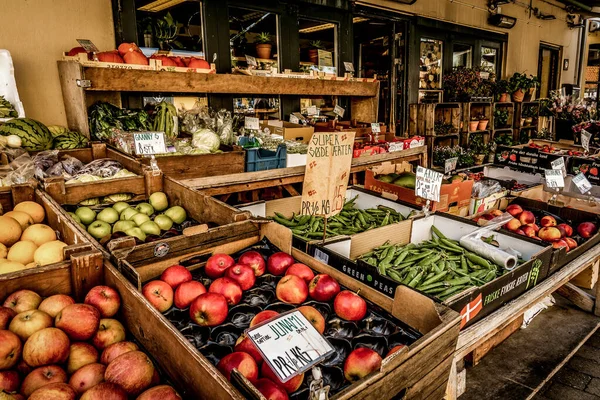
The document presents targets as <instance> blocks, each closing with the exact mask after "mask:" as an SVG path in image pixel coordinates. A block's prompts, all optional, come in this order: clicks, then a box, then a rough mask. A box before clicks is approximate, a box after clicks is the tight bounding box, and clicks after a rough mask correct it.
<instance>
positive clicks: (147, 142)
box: [133, 132, 167, 156]
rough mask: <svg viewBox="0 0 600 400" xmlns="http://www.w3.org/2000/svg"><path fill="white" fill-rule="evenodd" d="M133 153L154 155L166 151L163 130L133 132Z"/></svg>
mask: <svg viewBox="0 0 600 400" xmlns="http://www.w3.org/2000/svg"><path fill="white" fill-rule="evenodd" d="M133 144H134V147H135V154H137V155H138V156H142V155H154V154H164V153H166V152H167V147H166V146H165V134H164V133H163V132H136V133H134V134H133Z"/></svg>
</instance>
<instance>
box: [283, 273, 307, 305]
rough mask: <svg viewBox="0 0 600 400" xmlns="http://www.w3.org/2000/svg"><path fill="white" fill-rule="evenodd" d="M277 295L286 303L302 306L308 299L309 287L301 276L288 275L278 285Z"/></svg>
mask: <svg viewBox="0 0 600 400" xmlns="http://www.w3.org/2000/svg"><path fill="white" fill-rule="evenodd" d="M275 294H276V296H277V298H278V299H279V300H281V301H283V302H284V303H289V304H302V303H304V302H305V301H306V298H307V297H308V286H306V282H304V279H302V278H300V277H299V276H296V275H287V276H284V277H283V278H281V279H280V280H279V283H277V287H276V288H275Z"/></svg>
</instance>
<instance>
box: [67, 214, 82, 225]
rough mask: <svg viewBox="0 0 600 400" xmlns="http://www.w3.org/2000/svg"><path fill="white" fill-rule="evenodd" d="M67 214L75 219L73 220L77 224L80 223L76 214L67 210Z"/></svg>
mask: <svg viewBox="0 0 600 400" xmlns="http://www.w3.org/2000/svg"><path fill="white" fill-rule="evenodd" d="M69 215H70V216H71V218H73V219H74V220H75V222H77V223H78V224H80V223H81V219H80V218H79V217H78V216H77V214H75V213H74V212H70V211H69Z"/></svg>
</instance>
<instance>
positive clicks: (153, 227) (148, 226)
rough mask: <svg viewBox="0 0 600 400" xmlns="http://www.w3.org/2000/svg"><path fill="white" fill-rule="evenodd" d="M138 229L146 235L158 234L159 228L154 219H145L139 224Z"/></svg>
mask: <svg viewBox="0 0 600 400" xmlns="http://www.w3.org/2000/svg"><path fill="white" fill-rule="evenodd" d="M140 229H141V230H142V231H143V232H144V233H145V234H146V235H160V228H159V226H158V225H157V224H156V222H154V221H146V222H144V223H143V224H142V225H140Z"/></svg>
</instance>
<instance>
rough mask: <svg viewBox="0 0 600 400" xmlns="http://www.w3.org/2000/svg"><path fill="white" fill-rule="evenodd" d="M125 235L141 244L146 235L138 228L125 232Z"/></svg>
mask: <svg viewBox="0 0 600 400" xmlns="http://www.w3.org/2000/svg"><path fill="white" fill-rule="evenodd" d="M125 234H126V235H128V236H134V237H136V238H138V239H140V240H141V241H142V242H143V241H145V240H146V234H145V233H144V231H142V230H141V229H140V228H131V229H127V230H126V231H125Z"/></svg>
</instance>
